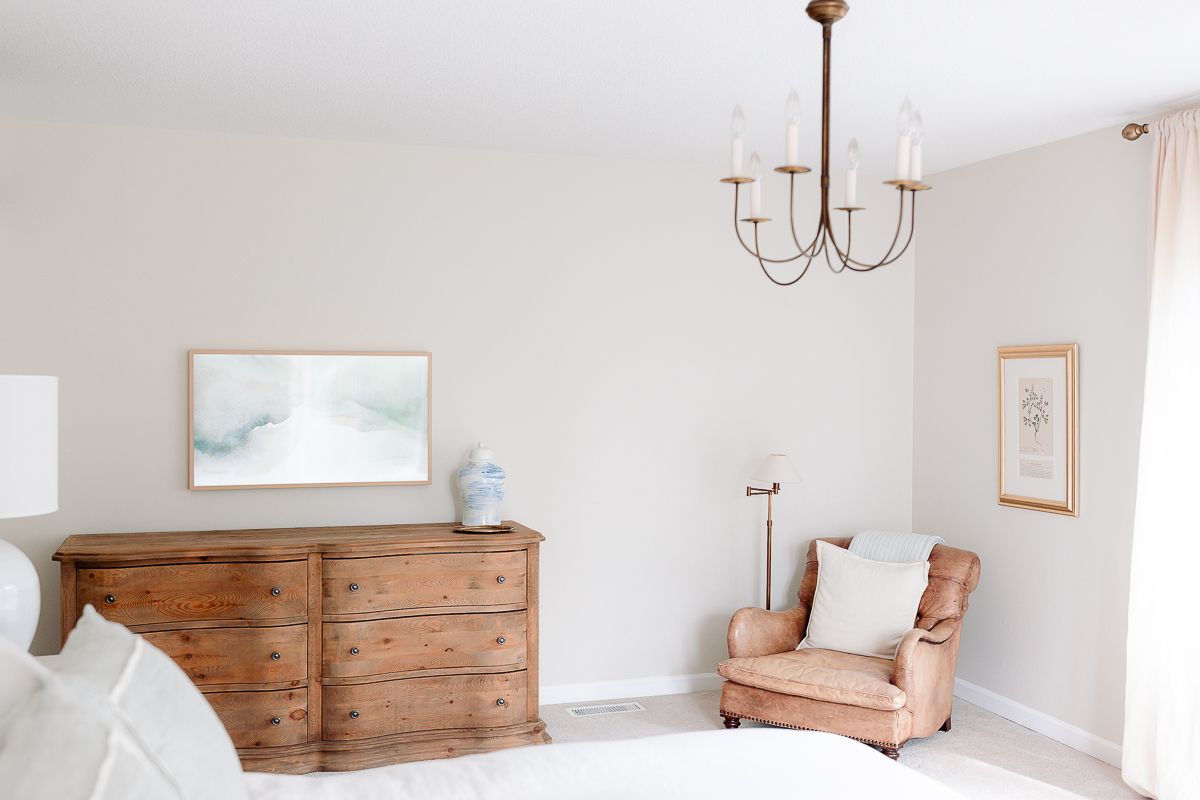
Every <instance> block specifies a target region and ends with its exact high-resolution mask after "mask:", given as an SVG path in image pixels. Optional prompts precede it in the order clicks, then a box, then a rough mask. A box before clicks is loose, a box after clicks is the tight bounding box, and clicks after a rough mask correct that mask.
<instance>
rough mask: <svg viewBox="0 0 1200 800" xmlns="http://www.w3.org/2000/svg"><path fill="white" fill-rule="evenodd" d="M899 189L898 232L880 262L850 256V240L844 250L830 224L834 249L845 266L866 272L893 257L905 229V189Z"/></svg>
mask: <svg viewBox="0 0 1200 800" xmlns="http://www.w3.org/2000/svg"><path fill="white" fill-rule="evenodd" d="M898 191H899V192H900V210H899V214H898V216H897V217H896V233H895V234H894V235H893V236H892V243H891V244H890V245H888V249H887V252H886V253H884V255H883V258H881V259H880V260H879V262H878V263H876V264H864V263H862V262H860V261H856V260H854V259H852V258H851V257H850V245H849V242H847V244H846V250H845V252H843V251H842V248H841V247H839V246H838V243H837V237H836V236H834V235H833V229H832V228H833V226H832V225H831V226H830V237H831V238H832V239H833V246H834V249H836V250H837V254H838V258H840V259H841V260H842V265H843V266H846V267H850V269H853V270H855V271H856V272H866V271H868V270H870V269H874V268H875V267H877V266H880V265H881V264H882V263H883V262H885V261H887V260H888V258H890V257H891V255H892V252H893V251H894V250H895V249H896V242H898V241H900V231H902V230H903V229H904V190H903V189H900V190H898ZM850 216H853V215H850ZM847 230H849V222H847ZM855 265H857V267H858V269H856V266H855Z"/></svg>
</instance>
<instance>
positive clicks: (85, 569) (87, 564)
mask: <svg viewBox="0 0 1200 800" xmlns="http://www.w3.org/2000/svg"><path fill="white" fill-rule="evenodd" d="M509 524H512V525H513V528H514V530H513V531H512V532H511V533H505V534H498V535H479V534H471V535H463V534H456V533H454V532H453V531H452V528H453V527H454V525H453V523H447V524H435V525H383V526H362V527H353V526H352V527H339V528H281V529H273V530H244V531H206V532H171V533H144V534H93V535H82V536H71V537H68V538H67V540H66V541H64V542H63V544H62V546H61V547H60V548H59V551H58V552H57V553H55V556H54V557H55V559H56V560H58V561H60V562H61V563H62V600H63V637H64V639H65V637H66V635H67V632H68V631H69V630H70V628H71V627H72V626H73V625H74V623H75V620H76V619H77V618H78V615H79V614H80V613H81V611H82V608H83V606H84V605H85V604H88V603H90V604H92V605H93V606H95V608H96V609H97V610H98V611H99V612H100V613H101V614H103V615H104V616H105V617H107V618H109V619H111V620H114V621H117V622H121V623H123V624H125V625H127V626H129V627H130V628H131V629H132V630H134V631H137V632H140V633H142V634H143V635H144V636H145V637H146V640H147V641H148V642H150V643H151V644H154V645H155V646H157V647H158V648H160V649H161V650H163V651H164V652H165V653H167V654H168V655H169V656H170V657H171V658H173V659H174V660H175V662H176V663H177V664H179V665H180V667H181V668H182V669H183V670H184V671H185V672H186V673H187V674H188V675H189V676H190V677H191V678H192V680H193V681H195V682H196V683H197V685H198V686H199V687H200V688H201V690H202V691H204V693H205V697H207V698H208V700H209V702H210V703H211V704H212V706H213V708H214V709H215V710H216V712H217V715H218V716H219V717H220V718H221V720H222V722H223V723H224V724H225V726H226V728H227V729H228V730H229V732H230V736H231V737H232V738H233V741H234V744H235V746H236V747H237V748H238V754H239V756H240V757H241V759H242V763H243V765H244V766H245V767H246V768H247V769H254V770H265V771H286V772H311V771H313V770H341V769H363V768H366V767H372V766H380V765H383V764H389V763H395V762H399V761H410V760H416V759H423V758H441V757H446V756H453V755H461V754H464V753H474V752H485V751H488V750H494V749H496V748H499V747H511V746H514V745H520V744H532V743H539V742H546V741H549V736H548V735H547V734H546V731H545V723H543V722H542V721H541V720H540V719H539V718H538V713H539V712H538V706H537V694H538V692H537V666H538V652H537V629H538V628H537V618H538V564H539V558H538V549H539V545H540V542H541V541H542V540H543V537H542V535H541V534H539V533H538V532H537V531H533V530H531V529H529V528H526V527H524V526H522V525H519V524H517V523H509Z"/></svg>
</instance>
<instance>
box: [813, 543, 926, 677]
mask: <svg viewBox="0 0 1200 800" xmlns="http://www.w3.org/2000/svg"><path fill="white" fill-rule="evenodd" d="M928 583H929V562H928V561H914V562H912V563H910V564H894V563H890V562H886V561H872V560H870V559H866V558H860V557H859V556H856V555H854V554H853V553H851V552H850V551H848V550H846V549H844V548H841V547H838V546H837V545H835V544H830V543H829V542H820V541H819V542H817V590H816V593H815V594H814V596H813V604H812V610H811V612H810V613H809V615H808V635H807V636H805V637H804V641H802V642H800V644H799V645H798V646H797V647H796V649H797V650H800V649H802V648H809V647H818V648H821V649H824V650H839V651H841V652H843V653H855V654H857V655H860V656H872V657H874V658H888V659H892V658H895V657H896V648H897V647H899V646H900V639H901V638H903V637H904V634H905V633H907V632H908V631H910V630H912V627H913V624H914V623H915V622H916V619H917V607H918V606H919V605H920V603H921V595H923V594H924V593H925V587H926V586H927V585H928Z"/></svg>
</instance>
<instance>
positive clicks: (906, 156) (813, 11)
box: [721, 0, 932, 286]
mask: <svg viewBox="0 0 1200 800" xmlns="http://www.w3.org/2000/svg"><path fill="white" fill-rule="evenodd" d="M806 10H807V12H808V16H809V17H811V18H812V19H813V20H814V21H816V22H818V23H820V25H821V40H822V49H823V59H822V75H821V195H820V196H821V210H820V215H819V217H818V220H817V230H816V234H815V235H814V237H813V239H812V241H811V242H810V243H809V245H808V246H807V247H806V246H804V245H801V244H800V239H799V237H798V235H797V233H796V219H795V217H796V215H795V208H796V176H797V175H803V174H804V173H807V172H811V170H810V169H809V168H808V167H803V166H800V165H798V164H793V163H788V164H784V165H783V166H780V167H776V168H775V171H776V172H780V173H783V174H786V175H787V176H788V181H789V189H788V223H789V227H790V229H791V235H792V241H793V243H794V244H795V245H796V249H797V250H798V252H797V253H796V254H795V255H792V256H788V257H786V258H769V257H767V256H765V255H763V253H762V249H761V247H760V245H759V226H760V225H762V224H765V223H767V222H770V221H771V220H770V218H769V217H765V216H763V215H762V209H761V205H762V203H761V185H762V172H761V163H760V161H759V158H758V153H757V152H755V153H754V154H753V155H752V156H751V158H750V169H749V172H750V174H749V175H746V174H744V172H745V170H744V167H743V164H742V152H743V139H742V136H743V125H744V120H743V115H742V109H741V106H738V107H736V108H735V109H734V116H733V125H732V133H733V140H732V159H731V161H732V166H733V174H732V175H731V176H730V177H728V178H722V179H721V182H722V183H729V184H733V229H734V232H735V233H736V234H737V238H738V241H739V242H740V243H741V245H742V247H743V248H745V250H746V251H747V252H748V253H750V255H752V256H754V258H755V259H756V260H757V261H758V263H759V266H760V267H761V268H762V271H763V274H764V275H766V276H767V278H768V279H770V281H771V282H772V283H774V284H776V285H779V286H791V285H792V284H794V283H796V282H798V281H799V280H800V279H801V278H803V277H804V275H805V274H806V273H807V272H808V268H809V266H811V264H812V262H813V260H814V259H815V258H816V257H817V256H819V255H822V254H823V255H824V257H825V263H826V265H827V266H828V267H829V269H830V270H831V271H832V272H835V273H840V272H842V271H843V270H846V269H849V270H851V271H853V272H870V271H871V270H873V269H877V268H879V267H883V266H887V265H888V264H891V263H893V262H895V261H896V260H897V259H899V258H900V257H901V256H902V255H904V253H905V252H906V251H907V250H908V248H909V245H911V244H912V239H913V233H914V230H915V228H916V207H917V202H916V200H917V195H916V193H917V192H921V191H925V190H927V189H930V188H932V187H930V186H929V185H928V184H926V183H922V182H921V174H920V170H921V166H920V152H921V151H920V146H921V145H920V137H921V136H922V135H923V132H922V130H921V124H920V114H914V113H913V112H912V109H911V106H910V104H909V102H908V101H907V100H905V102H904V106H903V107H902V108H901V115H900V125H899V127H900V138H899V140H898V142H897V158H896V171H897V177H896V178H894V179H892V180H888V181H884V183H885V184H887V185H889V186H894V187H896V190H897V191H898V192H899V193H900V204H899V205H900V207H899V216H898V218H897V222H896V233H895V235H894V236H893V237H892V243H891V245H890V246H889V247H888V250H887V252H886V253H885V254H884V255H883V257H882V258H880V259H879V260H878V261H875V262H872V263H867V262H862V261H858V260H856V259H854V258H852V257H851V256H850V247H851V243H852V218H853V214H854V212H855V211H863V210H864V208H863V207H862V206H858V205H855V199H856V194H857V191H856V188H857V187H856V182H857V167H858V142H857V140H854V139H851V140H850V147H849V151H848V155H849V160H850V166H849V169H848V170H847V174H846V178H847V180H846V183H847V186H846V204H845V205H844V206H839V207H838V208H836V209H834V210H836V211H845V212H846V247H845V249H844V250H843V249H842V247H841V245H839V243H838V239H837V235H836V234H835V233H834V231H833V220H832V216H831V215H830V213H829V127H830V76H831V73H832V67H831V52H832V44H833V23H835V22H837V21H838V20H840V19H841V18H842V17H844V16H846V13H847V12H848V11H849V10H850V7H849V5H847V4H846V2H845V0H811V2H810V3H809V4H808V8H807V9H806ZM796 105H798V98H796V97H795V95H794V93H793V95H792V96H790V97H789V98H788V116H789V120H788V122H789V124H788V148H787V151H788V160H789V161H791V160H793V156H792V152H793V150H794V149H796V147H795V137H796V136H797V135H798V133H797V131H796V127H795V122H794V121H793V116H794V115H795V114H796V113H797V112H796V111H795V110H794V106H796ZM914 136H915V138H914ZM742 184H750V214H749V216H746V217H739V209H740V201H741V187H742ZM906 193H908V195H909V202H908V203H907V204H906V202H905V194H906ZM905 205H908V207H909V210H908V236H907V237H906V238H905V242H904V246H903V247H902V248H901V249H900V250H899V251H898V252H897V251H896V245H897V244H898V243H899V241H900V235H901V233H902V232H903V230H904V218H905ZM740 223H750V224H751V225H753V226H754V228H753V229H754V246H753V247H751V246H750V245H748V244H747V243H746V241H745V239H744V238H743V237H742V229H741V227H740ZM798 259H804V266H803V268H802V269H801V271H800V273H799V274H798V275H796V277H795V278H793V279H791V280H787V281H781V280H779V279H777V278H775V277H774V276H773V275H772V274H771V272H770V270H769V269H768V268H767V265H768V264H787V263H790V262H792V261H796V260H798ZM835 262H836V265H835Z"/></svg>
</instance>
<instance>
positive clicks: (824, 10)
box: [806, 0, 850, 25]
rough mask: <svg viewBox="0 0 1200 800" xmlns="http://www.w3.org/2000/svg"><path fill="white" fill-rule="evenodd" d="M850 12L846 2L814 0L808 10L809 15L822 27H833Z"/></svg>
mask: <svg viewBox="0 0 1200 800" xmlns="http://www.w3.org/2000/svg"><path fill="white" fill-rule="evenodd" d="M849 10H850V6H849V5H847V4H846V1H845V0H812V2H810V3H809V4H808V8H807V9H806V11H808V15H809V16H810V17H812V18H813V19H815V20H816V21H817V22H819V23H821V24H822V25H832V24H833V23H835V22H837V21H838V20H839V19H841V18H842V17H844V16H846V12H848V11H849Z"/></svg>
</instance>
